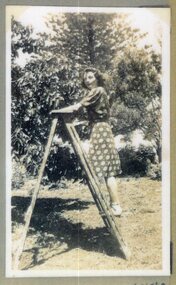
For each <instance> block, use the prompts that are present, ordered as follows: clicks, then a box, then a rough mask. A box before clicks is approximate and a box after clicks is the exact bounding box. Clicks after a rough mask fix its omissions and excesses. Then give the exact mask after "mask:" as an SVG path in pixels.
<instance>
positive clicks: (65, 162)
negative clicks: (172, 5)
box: [11, 13, 162, 182]
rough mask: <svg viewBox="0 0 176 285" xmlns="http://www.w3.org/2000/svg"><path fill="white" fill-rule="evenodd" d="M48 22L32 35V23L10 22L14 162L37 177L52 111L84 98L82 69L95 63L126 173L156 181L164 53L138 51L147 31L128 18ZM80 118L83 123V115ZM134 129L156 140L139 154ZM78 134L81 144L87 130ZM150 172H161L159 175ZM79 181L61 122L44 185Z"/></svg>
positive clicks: (71, 17) (74, 17)
mask: <svg viewBox="0 0 176 285" xmlns="http://www.w3.org/2000/svg"><path fill="white" fill-rule="evenodd" d="M45 21H46V25H47V30H46V32H43V33H35V31H34V30H33V29H32V27H31V26H24V25H22V23H20V22H18V21H17V20H15V18H14V17H12V20H11V67H12V68H11V77H12V80H11V85H12V86H11V90H12V105H11V114H12V156H13V158H14V160H15V161H16V162H17V163H20V164H23V165H24V166H25V168H26V169H27V172H28V174H29V175H34V176H35V175H37V172H38V166H39V165H40V163H41V160H42V157H43V152H44V146H45V144H46V141H47V138H48V134H49V130H50V125H51V117H50V115H49V113H50V111H51V110H52V109H53V108H61V107H63V106H67V105H70V104H73V103H75V102H79V100H80V99H81V98H82V96H83V93H84V92H83V89H82V87H81V79H82V73H83V70H84V69H85V67H87V66H94V67H96V68H98V69H100V70H101V71H102V72H103V73H104V75H105V77H106V82H107V91H108V94H109V99H110V103H111V125H112V129H113V132H114V135H115V136H117V135H123V139H124V140H125V142H126V145H125V147H124V148H123V149H121V150H120V157H121V161H122V168H123V169H122V170H123V174H124V175H127V174H130V175H131V174H132V175H133V174H139V175H146V174H147V173H149V174H150V176H151V177H153V178H156V177H157V178H159V177H160V174H159V173H160V162H161V72H162V70H161V50H158V51H157V52H156V51H155V50H154V49H153V48H152V46H150V45H144V46H142V47H141V45H140V43H141V41H142V40H143V39H144V38H145V37H146V34H144V33H142V32H141V31H140V30H138V29H134V28H132V26H131V24H130V22H129V19H128V15H126V14H125V13H116V14H103V13H102V14H98V13H96V14H94V13H80V14H76V13H73V14H71V13H65V14H49V15H48V16H47V17H46V19H45ZM159 40H160V39H158V41H159ZM160 46H161V42H160ZM20 57H21V58H25V57H26V58H27V60H26V63H25V64H24V65H20V64H19V58H20ZM79 116H80V118H85V116H86V114H85V113H84V112H82V113H81V114H80V115H79ZM135 130H140V131H142V132H143V134H144V138H145V139H147V140H148V141H149V142H152V143H151V144H150V145H149V146H147V147H144V146H143V145H140V146H139V148H138V149H137V150H136V149H135V148H134V147H133V146H132V143H131V144H130V141H131V134H132V133H133V132H134V131H135ZM79 133H80V136H81V138H82V139H83V140H84V139H87V137H88V136H87V134H88V133H89V132H88V129H87V128H85V127H82V128H80V129H79ZM153 146H154V147H153ZM156 155H157V159H155V158H156ZM151 164H152V165H151ZM153 164H155V166H154V167H153ZM153 169H157V174H156V175H155V174H154V172H155V171H154V170H153ZM80 176H82V174H81V171H80V168H79V164H78V161H77V158H76V156H75V154H74V152H73V149H72V147H71V145H70V144H69V142H68V141H67V137H66V136H65V131H64V128H63V126H62V125H59V126H58V130H57V134H56V136H55V138H54V143H53V146H52V150H51V154H50V157H49V160H48V163H47V166H46V175H45V181H46V182H47V181H48V180H49V181H57V180H58V179H61V178H65V177H74V178H76V177H80Z"/></svg>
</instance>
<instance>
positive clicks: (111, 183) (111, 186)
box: [106, 177, 122, 216]
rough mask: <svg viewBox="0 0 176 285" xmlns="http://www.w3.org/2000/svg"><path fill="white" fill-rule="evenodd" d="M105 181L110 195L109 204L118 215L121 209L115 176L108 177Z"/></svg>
mask: <svg viewBox="0 0 176 285" xmlns="http://www.w3.org/2000/svg"><path fill="white" fill-rule="evenodd" d="M106 183H107V188H108V191H109V195H110V201H111V206H112V209H113V210H114V214H115V215H117V216H120V215H121V213H122V209H121V207H120V201H119V197H118V186H117V181H116V179H115V177H108V178H107V180H106Z"/></svg>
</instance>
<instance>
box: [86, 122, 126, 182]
mask: <svg viewBox="0 0 176 285" xmlns="http://www.w3.org/2000/svg"><path fill="white" fill-rule="evenodd" d="M88 157H89V160H90V162H91V164H92V166H93V169H94V171H95V173H96V175H97V176H98V177H99V178H103V177H104V178H107V177H111V176H114V177H115V176H117V175H118V174H119V173H121V168H120V159H119V155H118V153H117V150H116V148H115V142H114V137H113V134H112V131H111V128H110V126H109V124H108V123H105V122H99V123H96V124H95V125H94V127H93V129H92V133H91V137H90V149H89V154H88Z"/></svg>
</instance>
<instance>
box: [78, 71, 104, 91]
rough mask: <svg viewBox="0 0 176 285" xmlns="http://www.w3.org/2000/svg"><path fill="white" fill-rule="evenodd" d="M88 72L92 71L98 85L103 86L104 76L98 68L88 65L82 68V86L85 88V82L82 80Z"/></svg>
mask: <svg viewBox="0 0 176 285" xmlns="http://www.w3.org/2000/svg"><path fill="white" fill-rule="evenodd" d="M88 72H93V74H94V76H95V78H96V80H97V84H98V86H102V87H105V78H104V76H103V74H102V73H101V72H100V71H99V70H98V69H96V68H94V67H88V68H86V69H84V71H83V76H82V77H83V80H82V86H83V87H84V88H86V89H87V86H86V85H85V82H84V75H85V74H86V73H88Z"/></svg>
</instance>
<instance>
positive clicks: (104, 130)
mask: <svg viewBox="0 0 176 285" xmlns="http://www.w3.org/2000/svg"><path fill="white" fill-rule="evenodd" d="M83 87H84V88H85V90H86V92H85V97H84V98H83V99H82V100H81V101H80V103H77V104H75V105H72V106H69V107H67V108H66V109H67V110H69V111H77V110H79V109H80V108H81V107H85V108H86V109H87V114H88V119H89V123H90V126H91V136H90V149H89V154H88V157H89V160H90V162H91V165H92V166H93V169H94V171H95V173H96V175H97V177H98V178H99V179H100V180H101V179H102V178H103V179H104V180H105V181H106V184H107V189H108V191H109V195H110V202H111V208H112V211H113V214H114V215H115V216H120V215H121V213H122V208H121V206H120V202H119V198H118V187H117V182H116V179H115V177H116V176H117V175H119V173H120V172H121V168H120V159H119V155H118V153H117V150H116V148H115V142H114V137H113V134H112V131H111V127H110V125H109V122H108V121H109V111H110V110H109V100H108V95H107V93H106V90H105V88H104V79H103V76H102V74H101V73H100V72H99V71H98V70H97V69H94V68H87V69H86V70H85V71H84V75H83Z"/></svg>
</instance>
